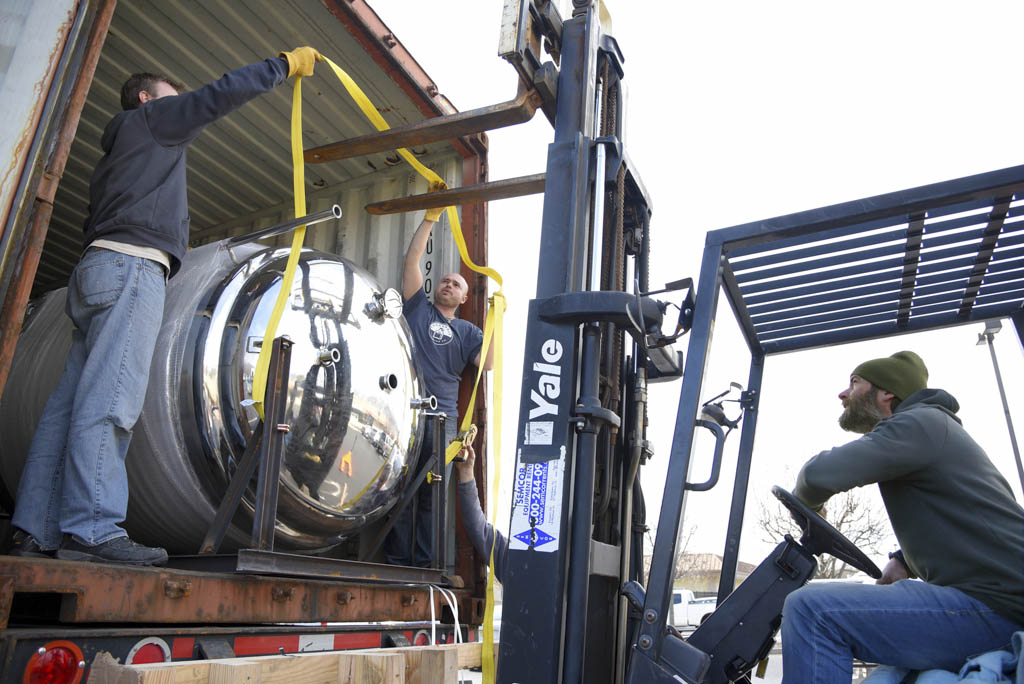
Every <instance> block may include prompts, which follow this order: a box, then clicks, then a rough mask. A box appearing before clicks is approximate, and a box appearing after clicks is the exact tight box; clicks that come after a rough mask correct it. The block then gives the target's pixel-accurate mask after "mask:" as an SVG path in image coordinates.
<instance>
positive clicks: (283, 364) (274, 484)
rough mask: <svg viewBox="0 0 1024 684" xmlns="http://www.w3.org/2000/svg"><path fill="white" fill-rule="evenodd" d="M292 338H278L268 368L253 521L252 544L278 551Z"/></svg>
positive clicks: (261, 548)
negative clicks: (276, 538)
mask: <svg viewBox="0 0 1024 684" xmlns="http://www.w3.org/2000/svg"><path fill="white" fill-rule="evenodd" d="M291 359H292V341H291V340H289V339H288V338H287V337H278V338H276V339H275V340H274V347H273V351H272V353H271V356H270V368H269V369H268V370H267V391H266V394H265V396H264V400H263V416H264V418H263V422H264V424H265V427H264V429H263V445H262V449H261V450H260V451H261V453H260V470H259V480H258V481H257V485H256V512H255V515H254V516H253V523H252V545H253V548H255V549H258V550H260V551H273V550H274V523H275V522H276V521H277V494H278V491H279V490H280V486H281V458H282V457H283V455H284V436H285V434H287V432H288V425H286V424H285V422H284V410H285V406H286V405H287V403H288V401H287V399H288V397H287V390H288V369H289V367H290V366H291Z"/></svg>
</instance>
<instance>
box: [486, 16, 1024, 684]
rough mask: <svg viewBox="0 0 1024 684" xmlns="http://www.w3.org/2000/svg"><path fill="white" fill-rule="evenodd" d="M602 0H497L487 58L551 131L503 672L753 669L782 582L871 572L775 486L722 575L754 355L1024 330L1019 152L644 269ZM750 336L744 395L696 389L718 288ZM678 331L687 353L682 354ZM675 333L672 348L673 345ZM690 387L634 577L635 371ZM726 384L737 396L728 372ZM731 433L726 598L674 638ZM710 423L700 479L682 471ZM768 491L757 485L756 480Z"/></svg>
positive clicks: (736, 676) (788, 587)
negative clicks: (784, 515)
mask: <svg viewBox="0 0 1024 684" xmlns="http://www.w3.org/2000/svg"><path fill="white" fill-rule="evenodd" d="M602 11H603V8H602V7H601V6H600V3H599V1H598V0H573V1H572V9H571V15H570V16H568V17H562V16H561V15H560V14H559V13H558V11H557V9H556V8H555V6H554V3H552V2H550V1H549V0H506V3H505V8H504V13H503V27H502V38H501V50H500V52H501V54H502V57H504V58H505V59H506V60H507V61H509V62H510V63H511V64H512V65H513V66H514V67H515V69H516V70H517V72H518V74H519V77H520V85H521V89H522V90H523V91H525V92H528V93H529V94H530V97H532V98H535V101H536V102H538V106H539V108H540V109H541V110H542V111H543V112H544V113H545V115H546V116H547V118H548V119H549V121H551V123H552V125H553V127H554V140H553V142H552V143H551V145H550V146H549V148H548V158H547V169H546V173H545V174H544V176H543V179H544V210H543V219H542V230H541V241H540V257H539V268H538V282H537V293H536V296H535V298H534V299H533V300H532V301H531V302H530V304H529V310H528V317H527V329H526V346H525V356H524V361H523V374H522V378H523V382H522V392H521V395H520V414H519V423H518V429H517V442H516V452H515V466H514V470H513V475H512V477H513V494H512V510H511V516H510V527H509V531H508V532H509V534H508V540H509V548H508V555H507V560H506V566H505V578H504V603H503V614H502V628H501V642H500V646H499V658H498V672H497V681H498V682H499V684H516V683H525V682H530V683H535V682H536V683H555V682H560V683H563V684H579V683H581V682H587V683H588V684H590V683H605V682H606V683H608V684H622V683H624V682H628V683H629V684H641V683H648V682H688V683H689V684H702V683H705V682H707V683H715V684H717V683H725V682H749V681H750V677H751V676H752V675H751V672H752V671H753V670H754V668H755V667H756V666H757V665H758V663H759V662H761V661H763V660H764V658H765V657H766V656H767V654H768V653H769V651H770V650H771V648H772V646H773V644H774V639H775V636H776V634H777V632H778V629H779V627H780V625H781V613H782V605H783V603H784V602H785V599H786V596H788V594H789V593H791V592H792V591H795V590H796V589H798V588H800V587H801V586H803V585H804V584H806V582H808V581H809V580H810V579H811V578H812V577H813V576H814V573H815V571H816V569H817V561H816V560H815V556H817V555H820V554H822V553H828V554H832V555H834V556H836V557H837V558H839V559H841V560H843V561H845V562H847V563H849V564H850V565H852V566H853V567H855V568H857V569H859V570H861V571H863V572H865V573H867V574H868V575H870V576H872V577H876V578H877V577H879V576H880V575H881V573H880V571H879V569H878V568H877V566H875V565H874V563H872V562H871V560H870V559H869V558H867V556H865V555H864V554H863V553H862V552H861V551H860V550H858V549H857V548H856V546H854V545H853V544H852V543H851V542H850V541H849V540H847V539H846V538H844V537H843V536H842V535H841V534H840V533H839V532H838V531H837V530H836V529H835V528H833V527H832V526H831V525H829V524H828V523H827V522H826V521H824V520H823V519H822V518H821V517H820V516H818V515H817V514H815V513H813V512H812V511H810V510H809V509H807V508H806V507H805V506H803V505H802V504H801V503H800V502H799V501H798V500H797V499H796V498H795V497H793V496H792V495H791V494H790V493H789V492H787V491H785V490H783V489H781V488H779V487H775V488H773V489H772V491H773V494H774V495H775V496H776V497H777V498H778V499H779V500H780V501H781V502H782V503H783V505H784V506H785V507H786V508H787V509H788V510H789V511H790V513H791V514H792V515H793V517H794V520H796V522H797V523H798V525H799V526H800V529H801V531H802V535H801V537H800V539H799V540H794V539H793V538H791V537H789V536H787V537H786V538H785V539H783V540H781V541H780V543H779V545H778V546H777V547H776V548H775V549H774V550H773V551H772V552H771V553H770V554H769V555H768V557H767V558H766V559H765V560H764V561H763V562H762V563H761V564H760V565H759V566H758V567H757V569H756V570H755V571H754V572H753V573H752V574H751V575H750V576H749V577H748V578H747V579H746V580H745V581H744V582H743V583H742V584H740V585H739V586H738V587H737V586H735V580H736V567H737V562H738V552H739V541H740V530H741V527H742V524H743V518H744V513H745V506H746V499H747V493H748V489H749V487H750V482H749V475H750V466H751V457H752V452H753V443H754V434H755V430H756V427H757V415H758V402H759V400H760V394H761V382H762V376H763V371H764V365H765V361H766V358H767V357H768V356H770V355H773V354H779V353H784V352H795V351H801V350H806V349H812V348H817V347H822V346H827V345H836V344H845V343H850V342H857V341H863V340H868V339H874V338H879V337H885V336H892V335H899V334H903V333H909V332H918V331H924V330H934V329H940V328H946V327H951V326H957V325H964V324H968V323H974V322H979V321H988V320H994V319H1002V318H1009V319H1010V320H1011V321H1012V323H1013V325H1014V327H1015V329H1016V332H1017V335H1018V337H1019V338H1020V339H1021V340H1022V343H1024V309H1022V305H1024V276H1022V275H1021V274H1022V273H1024V270H1022V269H1024V229H1022V226H1024V223H1022V222H1020V221H1018V220H1017V219H1018V218H1019V217H1020V216H1021V215H1022V214H1024V207H1022V206H1019V204H1020V203H1019V202H1015V200H1020V199H1024V166H1018V167H1012V168H1008V169H1002V170H999V171H993V172H989V173H984V174H979V175H976V176H971V177H967V178H961V179H957V180H952V181H947V182H943V183H936V184H932V185H928V186H923V187H918V188H913V189H909V190H905V191H900V192H893V193H889V194H885V195H880V196H876V197H871V198H865V199H861V200H856V201H852V202H847V203H843V204H838V205H833V206H829V207H823V208H819V209H814V210H810V211H805V212H800V213H796V214H791V215H787V216H781V217H777V218H773V219H768V220H763V221H757V222H753V223H749V224H745V225H740V226H735V227H732V228H724V229H720V230H714V231H711V232H709V233H708V234H707V237H706V241H705V244H704V248H703V260H702V265H701V269H700V273H699V276H698V278H697V281H696V283H694V282H693V280H691V279H690V278H685V277H683V278H680V279H679V280H676V281H674V282H671V283H668V284H666V285H664V286H663V287H657V286H653V287H652V285H651V283H650V278H649V254H650V227H651V216H652V202H651V198H650V197H649V196H648V194H647V192H646V190H645V188H644V184H643V181H642V179H641V177H640V173H639V170H638V169H637V168H636V167H635V166H634V165H633V163H632V162H631V160H630V157H629V154H628V152H627V150H626V147H625V145H624V144H623V139H624V136H623V123H624V112H625V89H624V87H623V84H624V79H625V77H626V73H627V72H626V68H625V57H624V55H623V53H622V51H621V50H620V48H619V45H618V43H617V42H616V41H615V39H614V37H612V36H611V35H610V34H609V33H608V32H607V31H606V28H605V27H606V26H607V24H606V23H605V24H603V23H602V16H601V15H602ZM720 292H724V293H725V295H726V299H727V300H728V302H729V304H730V307H731V309H732V311H733V313H734V315H735V317H736V319H737V321H738V323H739V326H740V329H741V331H742V334H743V336H744V338H745V341H746V343H747V346H748V349H749V351H750V370H749V376H748V380H747V383H746V386H745V389H744V388H738V397H737V398H735V399H731V401H734V402H735V403H737V404H738V406H739V407H740V408H741V414H740V415H739V416H737V417H736V418H734V419H729V418H728V417H727V416H726V411H725V409H724V406H723V401H726V399H723V397H724V396H725V395H724V394H722V395H718V396H716V397H714V398H712V399H710V400H705V401H704V402H703V403H702V401H701V396H702V389H703V387H702V385H703V380H704V370H705V367H706V365H707V360H708V356H709V351H710V345H711V339H712V332H713V329H714V323H715V316H716V312H717V305H718V299H719V293H720ZM684 336H686V337H687V340H686V341H687V345H686V347H687V348H686V354H685V356H684V354H683V352H682V351H681V349H676V346H677V343H679V342H680V340H681V339H682V338H683V337H684ZM679 346H681V344H680V345H679ZM680 379H681V380H682V382H681V388H680V397H679V404H678V410H677V417H676V422H675V430H674V436H673V440H672V445H671V449H670V451H669V453H668V473H667V477H666V479H665V485H664V487H665V489H664V493H663V496H662V505H661V512H660V516H659V518H658V531H657V537H656V539H655V545H654V555H653V559H652V562H651V566H650V572H649V573H648V574H646V576H645V572H644V565H643V560H642V535H643V531H644V530H645V520H646V511H645V507H644V498H643V492H642V490H641V487H640V479H639V477H638V473H639V469H640V468H641V467H642V466H643V465H644V464H645V463H646V462H647V461H648V460H649V459H650V458H651V456H652V454H653V448H652V445H651V444H650V442H649V441H648V439H647V387H648V384H649V383H653V382H672V381H675V380H680ZM731 389H734V388H731ZM735 428H740V437H739V439H740V444H739V449H738V452H739V453H738V457H737V458H738V461H737V464H736V476H735V481H734V484H733V492H732V502H731V507H730V514H729V522H728V528H727V532H726V539H725V545H724V551H723V569H722V574H721V577H720V582H719V588H718V607H717V609H716V610H715V612H714V613H713V614H712V615H711V616H710V617H709V618H708V620H707V621H705V622H704V624H703V625H701V626H700V627H699V628H698V629H697V630H696V631H694V632H693V633H692V634H691V635H689V636H688V637H685V638H684V637H683V636H682V635H681V634H679V633H678V632H677V631H675V629H674V628H672V627H671V626H670V625H669V624H668V620H669V618H670V616H671V613H670V611H671V599H672V582H673V575H674V568H675V558H676V553H677V545H678V530H679V529H680V524H681V522H682V520H683V516H684V511H685V508H686V501H687V497H688V493H689V492H691V491H705V490H707V489H710V488H712V487H714V486H716V485H717V484H718V476H719V473H720V471H721V465H722V459H723V447H724V442H725V439H726V437H727V435H728V434H729V433H730V432H731V431H732V430H733V429H735ZM699 429H706V430H709V431H711V432H712V433H713V434H714V437H715V451H714V456H713V460H712V468H711V475H710V478H709V479H708V480H707V481H705V482H691V481H690V479H689V476H690V467H691V463H692V461H693V459H692V453H691V452H692V450H693V446H694V440H695V435H696V433H697V431H698V430H699ZM770 484H771V483H756V486H758V487H764V488H767V487H768V486H770Z"/></svg>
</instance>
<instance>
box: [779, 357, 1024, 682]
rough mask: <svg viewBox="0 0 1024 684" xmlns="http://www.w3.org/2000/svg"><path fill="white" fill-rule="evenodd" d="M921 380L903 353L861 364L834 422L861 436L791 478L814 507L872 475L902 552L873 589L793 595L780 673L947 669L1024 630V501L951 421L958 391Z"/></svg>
mask: <svg viewBox="0 0 1024 684" xmlns="http://www.w3.org/2000/svg"><path fill="white" fill-rule="evenodd" d="M927 380H928V370H927V369H926V368H925V365H924V362H923V361H922V360H921V358H920V357H919V356H918V355H917V354H915V353H913V352H909V351H904V352H899V353H897V354H893V355H892V356H890V357H887V358H883V359H873V360H871V361H866V362H865V363H862V364H861V365H859V366H857V368H855V369H854V371H853V374H852V375H851V376H850V386H849V387H848V388H847V389H845V390H843V391H842V392H841V393H840V394H839V398H840V400H841V401H842V402H843V406H844V408H845V410H844V411H843V414H842V416H841V417H840V419H839V424H840V426H841V427H842V428H843V429H845V430H848V431H851V432H857V433H861V434H863V435H864V436H863V437H861V438H860V439H857V440H855V441H853V442H850V443H849V444H844V445H843V446H840V447H836V448H835V449H830V450H828V451H823V452H821V453H820V454H818V455H817V456H815V457H814V458H812V459H811V460H810V461H808V462H807V463H806V464H805V465H804V467H803V468H802V469H801V470H800V473H799V475H798V476H797V482H796V487H795V488H794V490H793V494H794V495H795V496H796V497H797V498H798V499H800V500H801V501H803V503H805V504H806V505H807V506H809V507H811V508H813V509H815V510H819V509H821V507H822V505H823V504H824V503H825V502H826V501H827V500H828V499H829V497H831V496H832V495H833V494H836V493H838V492H844V491H847V490H849V489H853V488H854V487H860V486H863V485H867V484H871V483H875V482H877V483H878V488H879V490H880V492H881V494H882V499H883V500H884V501H885V507H886V511H887V512H888V514H889V520H890V522H891V523H892V528H893V532H894V533H895V534H896V538H897V540H899V543H900V547H901V551H899V552H896V553H895V554H893V555H892V557H891V560H890V561H889V563H888V565H886V567H885V570H884V572H883V575H882V578H881V579H879V580H878V583H877V584H876V585H863V584H847V583H824V584H812V585H808V586H806V587H804V588H802V589H800V590H798V591H795V592H793V593H792V594H790V595H789V597H788V598H787V600H786V604H785V608H784V609H783V620H782V648H783V655H782V666H783V671H784V675H783V681H784V682H789V683H791V684H804V683H806V682H814V683H815V684H832V683H833V682H843V683H844V684H846V683H848V682H849V681H850V678H851V671H852V664H853V658H859V659H861V660H865V661H868V662H875V663H881V664H884V665H892V666H896V667H899V668H904V669H908V670H925V669H932V668H935V669H944V670H951V671H954V672H955V671H957V670H959V668H960V666H961V665H962V664H963V662H964V660H966V659H967V658H968V657H969V656H972V655H977V654H978V653H982V652H985V651H991V650H996V649H999V648H1003V647H1006V646H1008V645H1009V643H1010V636H1011V634H1013V632H1015V631H1017V630H1020V629H1024V510H1022V509H1021V507H1020V505H1019V504H1018V503H1017V502H1016V501H1015V500H1014V498H1013V493H1012V490H1011V489H1010V485H1009V484H1008V483H1007V481H1006V479H1005V478H1004V477H1003V476H1002V475H1001V474H1000V473H999V471H998V470H996V468H995V466H993V465H992V462H991V461H990V460H989V459H988V456H986V455H985V452H984V451H983V450H982V449H981V447H980V446H979V445H978V444H977V442H975V441H974V440H973V439H971V437H970V435H968V434H967V432H966V431H965V430H964V428H963V426H962V425H961V423H960V419H959V418H957V417H956V412H957V411H958V410H959V408H960V405H959V404H958V403H957V401H956V399H954V398H953V397H952V396H951V395H950V394H949V393H947V392H945V391H944V390H940V389H927V387H926V383H927ZM912 577H914V578H920V579H921V580H924V581H921V582H918V581H914V580H912V579H910V578H912Z"/></svg>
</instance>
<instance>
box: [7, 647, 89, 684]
mask: <svg viewBox="0 0 1024 684" xmlns="http://www.w3.org/2000/svg"><path fill="white" fill-rule="evenodd" d="M84 671H85V661H84V660H83V659H82V649H80V648H78V646H76V645H75V644H73V643H71V642H70V641H51V642H50V643H48V644H46V645H45V646H43V647H42V648H40V649H39V652H38V653H36V654H35V655H34V656H32V658H31V659H30V660H29V661H28V665H26V666H25V675H24V676H23V677H22V679H21V681H22V684H78V683H79V681H81V679H82V673H83V672H84Z"/></svg>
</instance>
